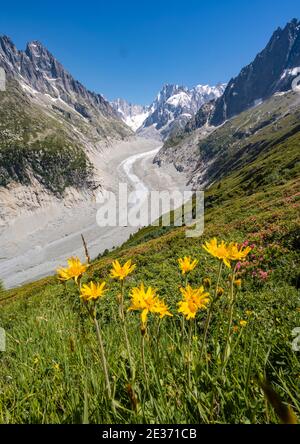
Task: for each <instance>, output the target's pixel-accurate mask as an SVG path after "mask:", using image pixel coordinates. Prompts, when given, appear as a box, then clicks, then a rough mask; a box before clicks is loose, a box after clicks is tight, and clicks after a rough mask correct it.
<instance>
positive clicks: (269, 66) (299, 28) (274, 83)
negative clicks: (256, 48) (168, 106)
mask: <svg viewBox="0 0 300 444" xmlns="http://www.w3.org/2000/svg"><path fill="white" fill-rule="evenodd" d="M297 67H300V22H299V21H298V20H296V19H294V20H292V21H291V22H290V23H288V24H287V25H286V27H285V28H284V29H281V28H278V29H277V30H276V31H275V32H274V34H273V36H272V38H271V40H270V41H269V43H268V45H267V46H266V48H265V49H264V50H263V51H262V52H261V53H259V54H258V55H257V56H256V58H255V60H254V61H253V62H252V63H250V65H248V66H246V67H245V68H243V69H242V71H241V72H240V74H239V75H238V76H237V77H236V78H234V79H231V80H230V82H229V84H228V86H227V88H226V90H225V92H224V94H223V95H222V97H220V98H219V99H218V100H217V102H216V109H215V111H214V113H213V115H212V117H211V119H210V123H211V124H212V125H214V126H218V125H220V124H221V123H223V122H224V121H225V120H227V119H230V118H231V117H233V116H235V115H237V114H239V113H241V112H242V111H245V110H246V109H248V108H250V107H252V106H255V105H256V104H258V103H260V102H261V101H263V100H265V99H267V98H269V97H270V96H271V95H272V94H274V93H275V92H282V91H287V90H289V89H291V84H292V81H293V79H294V78H295V77H296V76H297V70H296V69H295V68H297ZM299 72H300V70H299Z"/></svg>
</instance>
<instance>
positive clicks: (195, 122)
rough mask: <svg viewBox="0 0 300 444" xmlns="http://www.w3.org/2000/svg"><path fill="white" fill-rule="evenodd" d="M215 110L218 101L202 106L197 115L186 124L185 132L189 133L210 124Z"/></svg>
mask: <svg viewBox="0 0 300 444" xmlns="http://www.w3.org/2000/svg"><path fill="white" fill-rule="evenodd" d="M215 109H216V100H211V101H210V102H208V103H205V105H203V106H201V108H200V109H199V111H198V112H197V113H196V115H195V116H194V117H193V118H192V119H191V120H190V121H189V122H188V123H187V124H186V126H185V132H187V133H189V132H191V131H194V130H195V129H197V128H201V127H203V126H204V125H206V124H208V123H209V121H210V119H211V116H212V114H213V113H214V111H215Z"/></svg>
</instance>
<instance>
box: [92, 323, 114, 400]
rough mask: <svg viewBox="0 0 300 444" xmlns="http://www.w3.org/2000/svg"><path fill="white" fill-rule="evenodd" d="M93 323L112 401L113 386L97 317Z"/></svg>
mask: <svg viewBox="0 0 300 444" xmlns="http://www.w3.org/2000/svg"><path fill="white" fill-rule="evenodd" d="M93 322H94V325H95V327H96V333H97V338H98V343H99V349H100V355H101V359H102V367H103V371H104V376H105V382H106V390H107V394H108V397H109V399H110V400H112V391H111V385H110V380H109V375H108V368H107V361H106V357H105V351H104V345H103V339H102V334H101V330H100V327H99V324H98V321H97V319H96V316H94V318H93Z"/></svg>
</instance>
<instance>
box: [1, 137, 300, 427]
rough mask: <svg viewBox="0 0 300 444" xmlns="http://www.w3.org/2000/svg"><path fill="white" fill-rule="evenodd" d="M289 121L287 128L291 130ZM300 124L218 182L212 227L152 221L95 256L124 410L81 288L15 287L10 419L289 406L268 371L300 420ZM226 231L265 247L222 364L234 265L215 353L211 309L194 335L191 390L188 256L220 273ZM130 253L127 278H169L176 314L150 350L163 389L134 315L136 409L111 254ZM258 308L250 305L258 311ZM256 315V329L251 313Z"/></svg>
mask: <svg viewBox="0 0 300 444" xmlns="http://www.w3.org/2000/svg"><path fill="white" fill-rule="evenodd" d="M284 131H285V133H287V131H286V129H284ZM299 143H300V134H299V133H298V132H295V133H293V132H292V133H291V134H290V136H288V137H285V138H284V140H281V138H279V133H276V134H274V144H273V146H271V145H269V148H268V149H266V150H263V151H261V152H260V153H259V154H258V155H256V156H255V157H254V159H253V160H252V161H249V159H250V158H249V157H248V162H247V163H243V162H242V164H241V165H240V166H239V167H238V168H236V169H234V171H232V172H231V173H230V174H228V175H227V176H225V175H224V177H222V179H221V180H216V181H215V183H214V184H213V185H212V186H211V187H210V189H209V190H208V191H207V192H206V214H205V232H204V234H203V236H202V237H201V238H186V237H185V228H184V227H182V228H174V229H172V228H162V227H148V228H145V229H142V230H140V231H139V232H138V233H137V234H136V235H134V236H132V237H131V239H129V240H128V241H127V242H126V243H125V244H124V245H123V246H122V247H120V248H117V249H115V250H114V251H112V252H110V253H108V254H106V255H105V256H103V257H100V258H99V259H97V260H96V261H95V262H94V263H93V264H92V266H91V268H90V270H89V272H88V274H87V276H86V277H85V281H88V280H89V279H91V278H93V279H95V280H99V279H100V280H102V279H105V280H107V282H108V283H109V291H108V293H107V294H106V296H105V299H104V300H103V301H101V302H100V304H99V307H100V313H99V322H100V325H101V327H102V330H103V334H104V338H105V346H106V349H107V354H108V362H109V368H110V373H111V375H112V381H113V387H114V389H115V397H116V399H117V400H118V402H119V403H120V404H121V405H122V408H119V409H117V413H116V414H115V413H113V412H112V410H111V408H110V406H109V405H107V404H106V401H105V396H104V378H103V373H102V369H101V364H100V361H99V356H98V347H97V342H96V340H95V337H94V331H93V325H92V324H91V322H90V321H89V319H88V318H87V317H86V316H85V315H84V313H83V312H82V311H81V310H82V308H81V309H80V308H79V305H78V295H77V289H76V287H75V286H74V285H73V284H71V283H70V284H68V286H67V290H65V289H64V287H63V286H62V285H61V284H59V283H58V282H57V280H56V278H55V277H51V278H47V279H44V280H41V281H39V282H35V283H33V284H28V285H26V286H24V287H22V288H20V289H15V290H10V291H7V292H4V293H3V294H2V296H1V298H2V299H1V303H0V309H1V313H0V325H1V326H3V327H4V328H5V329H6V331H7V338H8V341H7V345H8V347H7V351H6V352H5V353H2V354H0V360H1V369H0V381H1V382H0V390H1V393H2V396H1V398H0V422H4V423H5V422H39V423H40V422H72V423H73V422H82V421H87V419H88V420H89V421H90V422H110V421H111V422H124V423H127V422H150V421H153V422H159V423H178V422H179V423H180V422H183V423H184V422H188V423H194V422H200V423H267V422H271V423H273V422H278V421H279V418H278V416H277V415H276V414H275V412H274V410H273V409H272V407H271V406H270V405H267V404H266V403H265V399H264V395H263V392H262V390H261V389H260V387H259V384H258V379H259V378H267V379H268V381H269V382H270V383H271V384H272V386H273V387H274V388H275V390H276V391H277V393H278V394H279V395H280V396H281V398H282V400H283V401H284V402H285V403H286V404H289V405H291V406H292V408H293V410H294V412H295V413H296V414H297V415H298V418H300V400H299V383H300V365H299V364H300V363H299V352H295V351H293V350H292V346H291V344H292V341H293V336H292V331H293V329H294V328H296V327H300V303H299V284H300V282H299V281H300V279H299V245H300V229H299V227H300V223H299V222H300V220H299V200H300V193H299V184H300V181H299V163H297V159H298V153H299ZM212 236H217V237H218V238H220V239H221V238H222V239H225V240H228V241H233V240H234V241H238V242H242V241H245V240H247V241H249V243H250V244H253V251H252V253H251V255H250V257H249V259H248V263H247V265H246V266H245V267H242V269H241V272H240V275H239V277H241V279H242V287H241V289H240V290H239V291H238V292H237V303H236V307H235V311H234V319H233V321H234V325H235V327H236V332H235V333H233V339H232V344H231V345H232V355H231V357H230V361H229V362H228V366H227V369H226V372H225V374H224V375H221V376H220V351H222V349H223V347H224V341H225V336H226V325H227V319H228V310H229V305H228V295H229V287H230V285H229V280H230V276H229V275H230V271H229V270H227V269H226V270H224V272H223V275H222V279H221V282H220V285H221V286H222V287H223V288H224V295H223V296H222V298H221V300H220V302H219V304H218V306H217V307H216V309H215V311H214V313H213V318H212V324H211V329H210V332H209V337H208V343H207V355H206V359H201V360H200V358H199V344H201V338H202V337H203V329H204V322H205V319H206V313H205V312H204V313H201V314H200V315H199V317H198V322H197V326H196V330H195V332H194V334H193V342H192V344H193V345H192V349H193V357H192V362H191V366H192V389H189V388H188V385H187V365H188V360H189V356H188V346H187V344H188V337H187V336H185V334H184V335H182V330H181V328H182V327H181V316H180V315H179V314H177V313H176V307H177V302H178V301H179V300H180V291H179V286H180V285H183V280H182V277H181V275H180V273H179V270H178V265H177V258H178V257H181V256H184V255H191V256H193V257H196V258H198V259H199V265H198V267H197V268H196V269H195V270H194V271H193V272H192V274H191V275H190V278H189V279H190V283H191V284H192V285H195V286H196V285H199V284H201V282H202V279H203V278H205V277H210V278H211V279H212V285H213V287H214V286H215V285H216V275H217V269H218V264H217V261H216V260H215V259H213V258H211V257H209V255H208V254H206V253H205V252H204V250H203V249H202V247H201V245H202V243H203V241H204V240H206V239H210V238H211V237H212ZM115 258H118V259H121V260H122V261H125V260H127V259H129V258H131V259H132V260H133V261H134V262H135V263H136V264H137V268H136V271H135V272H134V274H133V275H132V276H131V277H130V278H129V281H128V282H127V284H126V304H127V306H128V289H129V287H132V286H133V285H135V284H136V285H138V284H139V283H140V282H141V281H143V282H145V284H147V285H152V286H154V287H156V288H158V289H159V294H160V296H161V297H162V298H163V299H164V300H165V301H166V302H168V304H169V305H170V307H171V310H172V312H173V313H174V317H173V318H170V319H165V320H163V322H162V323H161V325H160V330H159V331H160V333H159V335H157V332H158V330H157V328H158V325H157V324H156V321H155V320H154V319H151V320H150V324H149V336H148V337H147V340H146V361H147V371H148V377H149V385H150V392H151V395H149V394H147V392H146V391H145V379H144V377H143V371H142V362H141V353H140V334H139V319H138V314H137V313H132V312H130V313H129V314H128V315H127V322H128V331H129V339H130V344H131V348H132V353H133V358H134V362H135V365H136V367H137V377H136V381H135V391H136V395H137V397H138V399H139V402H140V407H139V409H138V410H137V412H134V411H133V410H131V408H130V396H129V394H128V365H129V362H128V359H127V356H126V352H125V349H124V342H123V339H122V337H123V334H122V329H121V325H120V322H119V320H118V303H117V300H118V299H117V296H118V294H119V287H118V285H117V284H116V283H115V282H112V281H111V280H110V279H109V277H108V275H109V269H110V266H111V262H112V260H113V259H115ZM248 311H250V312H251V314H247V313H248ZM244 319H247V320H248V324H247V326H246V327H245V328H244V329H241V328H240V327H239V322H240V320H244Z"/></svg>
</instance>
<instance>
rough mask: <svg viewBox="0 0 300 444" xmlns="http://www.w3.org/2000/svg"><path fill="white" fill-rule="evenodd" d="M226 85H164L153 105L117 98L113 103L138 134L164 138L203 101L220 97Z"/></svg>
mask: <svg viewBox="0 0 300 444" xmlns="http://www.w3.org/2000/svg"><path fill="white" fill-rule="evenodd" d="M225 88H226V85H225V84H219V85H217V86H209V85H197V86H195V87H194V88H191V89H189V88H187V87H184V86H179V85H164V86H163V88H162V90H161V91H160V92H159V94H158V95H157V97H156V99H155V100H154V101H153V103H152V104H151V105H150V106H145V107H143V106H139V105H132V104H130V103H128V102H126V101H125V100H123V99H117V100H116V101H114V102H112V103H111V105H112V106H113V108H114V109H115V110H116V112H117V113H119V115H120V117H121V118H122V119H123V121H124V122H125V123H126V124H127V125H129V126H130V127H131V128H132V129H133V130H134V131H136V132H137V133H138V134H139V135H142V136H144V137H151V138H158V139H163V140H165V139H166V138H167V137H169V136H170V135H171V134H172V133H173V132H175V131H177V130H179V129H182V128H184V127H185V125H186V123H187V122H188V121H189V120H190V119H191V118H192V117H193V116H194V115H195V114H196V113H197V111H198V110H199V108H200V107H201V106H202V105H203V104H205V103H207V102H209V101H211V100H215V99H217V98H219V97H220V96H221V95H222V94H223V92H224V90H225Z"/></svg>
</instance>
